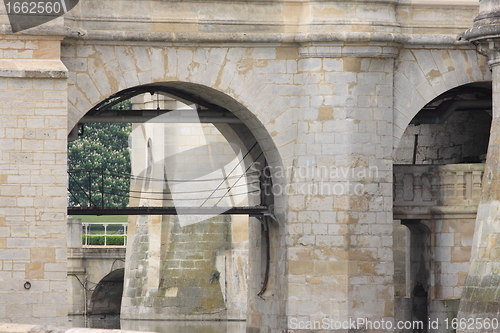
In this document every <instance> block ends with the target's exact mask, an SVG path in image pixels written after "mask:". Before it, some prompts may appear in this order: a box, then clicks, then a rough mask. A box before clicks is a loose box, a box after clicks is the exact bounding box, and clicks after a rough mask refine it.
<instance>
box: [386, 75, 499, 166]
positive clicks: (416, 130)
mask: <svg viewBox="0 0 500 333" xmlns="http://www.w3.org/2000/svg"><path fill="white" fill-rule="evenodd" d="M491 94H492V92H491V82H479V83H470V84H466V85H462V86H459V87H457V88H454V89H451V90H449V91H447V92H445V93H443V94H441V95H440V96H438V97H436V98H435V99H433V100H432V101H431V102H429V103H428V104H427V105H426V106H424V107H423V108H422V110H420V112H419V113H418V114H417V115H416V116H415V117H414V118H413V119H412V121H411V122H410V124H409V125H408V127H407V128H406V130H405V132H404V134H403V137H402V138H401V141H400V144H399V146H398V148H397V150H396V156H395V164H455V163H480V162H484V159H485V158H486V151H487V149H488V141H489V133H490V127H491V107H492V100H491V96H492V95H491Z"/></svg>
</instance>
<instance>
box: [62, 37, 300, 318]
mask: <svg viewBox="0 0 500 333" xmlns="http://www.w3.org/2000/svg"><path fill="white" fill-rule="evenodd" d="M63 49H64V50H63V53H64V55H63V57H62V60H63V62H64V63H65V65H66V66H67V68H68V70H69V74H68V75H69V79H68V101H69V103H68V132H69V131H70V130H71V129H72V128H73V127H74V126H75V125H76V124H77V123H78V121H79V120H80V119H81V118H82V117H83V116H84V115H85V113H86V112H87V111H88V110H90V109H91V108H92V107H93V106H94V105H96V104H97V103H99V102H101V101H103V100H105V99H106V98H108V97H109V96H111V95H112V94H114V93H116V92H119V91H122V90H124V89H127V88H131V87H135V86H138V85H144V84H157V83H159V82H161V83H162V84H164V85H166V86H175V87H176V89H181V90H182V89H189V90H190V91H191V92H194V93H196V94H197V95H198V96H202V97H203V98H204V99H205V100H206V101H207V102H210V103H213V104H216V105H219V106H222V107H224V108H225V109H227V110H229V111H231V112H232V113H234V114H235V115H236V116H238V117H239V118H240V119H241V120H242V122H243V123H244V124H245V125H246V127H247V128H248V129H249V131H250V132H251V133H252V135H253V136H254V137H255V138H256V139H257V140H258V142H259V145H260V146H261V148H262V150H263V152H264V155H265V158H266V160H267V162H268V165H269V166H270V167H272V168H273V171H274V170H276V171H283V170H284V166H283V165H287V166H289V165H291V164H292V161H293V152H294V145H295V137H296V132H297V131H298V126H297V124H296V122H297V115H298V114H297V112H296V111H297V109H296V108H293V106H294V103H292V101H293V100H294V99H295V100H296V99H297V98H299V97H298V96H300V94H299V92H300V89H299V88H298V87H297V86H294V85H292V84H291V86H290V89H281V88H280V89H279V88H278V85H275V84H272V82H273V80H272V77H274V75H275V74H276V73H277V72H279V71H283V69H282V68H281V67H280V66H279V64H278V61H274V60H273V59H277V58H278V51H277V50H276V49H275V48H273V47H264V48H262V49H260V50H259V52H258V54H259V57H260V59H259V60H249V59H251V54H249V52H250V53H251V52H255V50H253V51H252V49H244V48H211V47H188V46H186V47H171V48H166V47H165V46H164V45H162V46H158V45H143V46H118V45H90V44H78V43H75V44H65V45H64V47H63ZM279 57H280V59H281V60H283V59H282V58H283V57H285V58H286V57H290V59H292V60H293V61H296V54H295V53H293V52H291V53H290V54H288V53H286V54H284V53H280V54H279ZM281 63H283V62H282V61H281ZM285 70H286V69H285ZM256 96H258V97H259V98H256ZM257 111H258V112H257ZM281 174H283V173H281ZM286 181H287V180H286V179H285V177H279V178H274V177H273V183H274V184H275V185H277V186H279V187H280V188H283V189H285V188H286V186H285V185H286ZM274 205H275V207H274V209H275V215H276V217H277V220H278V221H279V222H280V224H281V223H284V222H285V221H286V211H287V197H286V195H284V194H283V195H276V196H275V197H274ZM254 225H255V226H254V227H253V228H254V229H255V230H254V231H253V236H252V231H251V232H250V233H251V236H250V252H251V253H252V249H256V248H258V247H259V246H260V245H259V244H260V240H259V237H260V236H259V235H260V230H257V229H260V225H259V224H257V223H254ZM269 229H270V239H271V241H270V242H271V243H272V244H273V246H272V248H271V253H273V254H275V255H273V256H272V262H271V272H272V273H271V274H272V276H271V277H270V280H271V281H270V283H269V285H276V286H280V290H279V292H272V291H270V290H268V292H267V293H266V294H264V297H267V299H266V302H263V301H262V300H260V299H258V298H255V295H256V294H257V293H258V292H259V291H260V290H261V285H262V281H260V274H261V273H260V269H258V270H253V269H252V266H250V272H252V276H250V277H249V279H248V282H249V289H248V295H249V297H250V296H251V297H253V299H252V300H251V301H250V303H249V311H248V314H247V318H252V314H260V313H266V314H267V315H271V316H278V315H279V314H282V311H283V308H284V304H285V303H284V302H285V301H284V297H283V295H286V293H287V291H286V282H285V281H286V277H285V265H283V264H282V263H283V262H284V261H285V258H286V252H285V249H284V244H285V241H284V237H285V236H284V235H285V233H284V232H283V231H282V227H279V226H278V224H276V223H271V227H270V228H269ZM253 252H255V251H253ZM250 261H251V262H252V261H253V263H252V265H254V267H259V266H260V258H258V257H255V258H253V259H252V258H250ZM249 325H250V326H251V325H253V323H252V321H250V323H249Z"/></svg>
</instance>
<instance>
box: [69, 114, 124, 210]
mask: <svg viewBox="0 0 500 333" xmlns="http://www.w3.org/2000/svg"><path fill="white" fill-rule="evenodd" d="M131 130H132V125H131V124H115V123H94V124H85V126H84V132H83V135H82V136H80V137H79V138H78V139H77V140H75V141H74V142H70V143H69V144H68V169H69V170H68V171H69V190H70V194H69V200H70V205H72V206H82V207H86V206H89V205H92V206H98V207H100V206H104V207H124V206H126V205H127V204H128V199H129V197H128V196H129V189H130V168H131V167H130V152H129V145H128V138H129V134H130V132H131ZM103 192H104V196H103V195H102V193H103Z"/></svg>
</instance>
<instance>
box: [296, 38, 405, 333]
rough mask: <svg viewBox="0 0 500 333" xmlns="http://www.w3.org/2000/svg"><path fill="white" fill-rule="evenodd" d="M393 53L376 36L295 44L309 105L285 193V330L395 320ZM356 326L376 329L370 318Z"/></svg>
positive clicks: (330, 328) (389, 47) (393, 50)
mask: <svg viewBox="0 0 500 333" xmlns="http://www.w3.org/2000/svg"><path fill="white" fill-rule="evenodd" d="M319 50H321V56H322V57H319V56H318V52H319ZM396 54H397V50H396V49H395V48H393V47H391V45H390V44H388V43H375V42H372V43H371V46H370V47H368V45H356V46H353V45H349V44H347V43H345V44H342V45H340V46H332V45H328V44H323V45H322V44H317V45H310V46H304V47H302V48H301V49H300V55H301V56H302V58H303V59H301V60H299V62H298V69H299V71H303V72H304V80H305V81H306V82H308V84H307V85H306V86H305V87H304V90H305V94H304V96H303V99H304V104H308V106H306V107H304V109H303V110H302V112H301V113H302V119H301V120H300V124H299V138H298V141H299V145H300V146H302V148H303V149H302V150H301V152H299V153H298V155H300V156H299V157H298V159H297V163H296V166H295V170H294V175H293V178H292V182H293V186H294V188H295V189H296V191H295V193H292V194H291V195H290V197H289V201H290V206H291V210H292V212H291V213H290V224H289V233H290V234H289V239H288V240H287V243H288V245H289V247H288V251H289V252H288V253H289V261H288V273H289V275H288V279H289V296H288V299H289V300H288V310H287V311H288V315H289V318H288V328H289V329H298V330H297V332H301V331H300V329H307V328H308V324H310V325H309V326H310V327H314V326H313V325H315V324H316V323H317V324H316V326H315V327H321V328H322V329H324V330H325V331H326V330H336V331H339V332H344V331H342V330H340V329H339V326H338V325H343V324H342V323H346V322H349V321H350V320H351V321H352V320H354V321H357V320H363V319H365V318H366V319H368V320H370V321H371V323H376V324H375V325H379V324H380V323H381V322H382V321H388V320H392V318H393V316H394V312H393V309H394V289H393V273H394V265H393V250H392V243H393V242H392V230H393V221H392V213H391V210H392V160H391V150H392V143H391V140H392V139H391V138H392V136H391V129H392V126H391V122H392V93H393V81H392V78H393V72H392V71H393V63H394V57H395V56H396ZM342 55H348V56H344V57H343V56H342ZM313 82H314V83H313ZM350 327H352V326H350ZM355 327H357V328H359V329H366V332H372V331H375V330H376V327H373V325H372V324H369V323H362V322H359V324H358V323H356V325H355ZM343 328H346V327H345V325H344V327H343ZM379 328H380V327H379ZM345 331H347V329H346V330H345ZM385 331H386V332H389V331H391V329H387V330H385Z"/></svg>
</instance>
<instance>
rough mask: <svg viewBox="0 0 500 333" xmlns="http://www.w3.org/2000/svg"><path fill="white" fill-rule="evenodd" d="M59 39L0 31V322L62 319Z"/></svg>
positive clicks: (63, 136) (63, 112)
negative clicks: (0, 33) (0, 32)
mask: <svg viewBox="0 0 500 333" xmlns="http://www.w3.org/2000/svg"><path fill="white" fill-rule="evenodd" d="M54 29H55V30H54V34H57V32H56V30H57V27H54ZM47 31H51V30H46V31H45V33H46V32H47ZM62 38H63V36H57V35H43V36H34V35H23V34H18V35H1V36H0V147H1V148H0V281H1V282H0V321H4V322H5V321H7V322H23V323H36V324H48V323H50V324H56V325H57V324H64V323H65V322H66V314H67V307H66V283H67V282H66V270H67V267H66V210H67V201H66V200H67V199H66V181H67V180H66V177H67V175H66V161H67V157H66V145H67V129H66V127H67V125H66V116H67V105H68V101H67V70H66V67H65V66H64V65H63V64H62V62H61V61H60V48H61V47H60V46H61V39H62Z"/></svg>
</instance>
